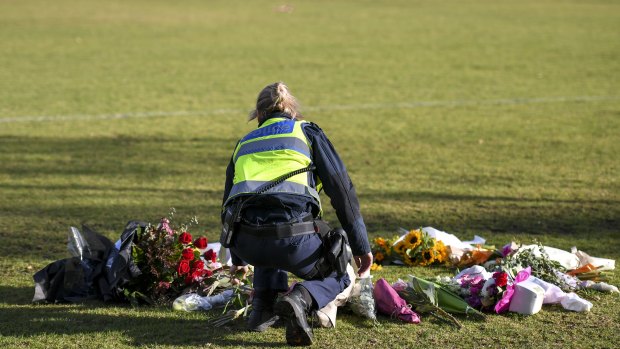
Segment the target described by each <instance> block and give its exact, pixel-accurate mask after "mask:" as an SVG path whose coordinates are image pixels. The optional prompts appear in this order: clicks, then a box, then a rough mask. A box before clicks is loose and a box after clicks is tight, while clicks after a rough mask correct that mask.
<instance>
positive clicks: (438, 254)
mask: <svg viewBox="0 0 620 349" xmlns="http://www.w3.org/2000/svg"><path fill="white" fill-rule="evenodd" d="M434 249H435V261H436V262H438V263H443V262H447V261H448V249H447V248H446V245H444V243H443V242H442V241H437V242H436V243H435V246H434Z"/></svg>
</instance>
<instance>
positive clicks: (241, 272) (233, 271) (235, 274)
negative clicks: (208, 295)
mask: <svg viewBox="0 0 620 349" xmlns="http://www.w3.org/2000/svg"><path fill="white" fill-rule="evenodd" d="M249 270H250V267H249V266H247V265H231V266H230V270H229V272H230V282H231V283H232V284H233V285H237V284H239V283H240V282H241V281H239V276H241V279H245V276H246V275H247V273H248V271H249Z"/></svg>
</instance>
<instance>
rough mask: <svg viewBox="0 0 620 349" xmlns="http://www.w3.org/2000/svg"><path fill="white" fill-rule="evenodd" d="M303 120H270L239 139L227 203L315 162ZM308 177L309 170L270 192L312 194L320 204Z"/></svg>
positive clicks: (234, 154) (269, 191)
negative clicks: (311, 155) (303, 127)
mask: <svg viewBox="0 0 620 349" xmlns="http://www.w3.org/2000/svg"><path fill="white" fill-rule="evenodd" d="M304 122H305V121H294V120H290V119H287V118H272V119H268V120H267V121H265V122H264V123H263V125H261V127H259V128H257V129H256V130H254V131H252V132H250V133H248V134H247V135H246V136H245V137H243V138H242V139H241V141H239V144H238V145H237V148H236V149H235V152H234V153H233V162H234V164H235V175H234V177H233V187H232V188H231V191H230V194H229V195H228V198H227V199H226V202H225V203H224V206H226V205H227V204H228V203H229V202H230V200H231V199H233V198H234V197H236V196H238V195H242V194H250V193H252V192H254V191H255V190H256V189H258V188H259V187H261V186H262V185H263V184H265V183H268V182H271V181H273V180H274V179H276V178H278V177H280V176H282V175H285V174H287V173H290V172H292V171H294V170H298V169H302V168H304V167H308V166H309V165H310V164H311V163H312V158H311V157H310V154H311V150H310V146H309V143H308V140H307V138H306V135H305V134H304V133H303V130H302V124H303V123H304ZM309 176H310V174H309V173H301V174H298V175H296V176H293V177H291V178H288V179H287V180H286V181H284V182H282V183H280V184H279V185H277V186H275V187H274V188H272V189H270V190H268V191H267V193H289V194H297V195H304V196H308V197H312V198H314V199H315V200H316V201H317V203H318V204H319V207H320V199H319V194H318V192H317V190H316V189H315V188H312V187H311V186H310V185H309Z"/></svg>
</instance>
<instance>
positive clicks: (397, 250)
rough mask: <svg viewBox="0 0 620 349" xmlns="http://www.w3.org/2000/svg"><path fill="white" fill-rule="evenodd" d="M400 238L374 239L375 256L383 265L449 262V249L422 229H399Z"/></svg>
mask: <svg viewBox="0 0 620 349" xmlns="http://www.w3.org/2000/svg"><path fill="white" fill-rule="evenodd" d="M399 232H400V233H402V235H401V236H400V237H395V238H392V239H390V240H386V239H384V238H376V239H374V241H373V242H374V248H373V255H374V257H375V261H376V262H377V263H378V264H379V265H381V264H384V263H386V262H397V263H398V262H400V263H404V264H406V265H409V266H427V265H432V264H443V263H445V262H447V261H448V249H447V247H446V246H445V245H444V243H443V242H442V241H439V240H436V239H434V238H431V237H430V236H428V234H427V233H426V232H424V231H423V230H422V229H414V230H411V231H407V230H405V229H402V228H401V229H399Z"/></svg>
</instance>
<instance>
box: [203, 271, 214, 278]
mask: <svg viewBox="0 0 620 349" xmlns="http://www.w3.org/2000/svg"><path fill="white" fill-rule="evenodd" d="M204 275H205V276H206V277H208V278H209V277H211V276H213V272H212V271H211V270H209V269H205V270H204Z"/></svg>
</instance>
